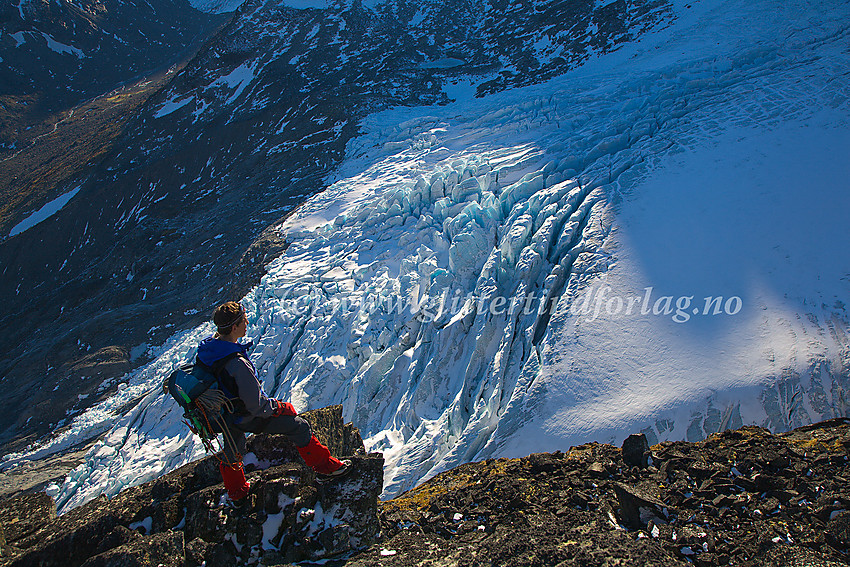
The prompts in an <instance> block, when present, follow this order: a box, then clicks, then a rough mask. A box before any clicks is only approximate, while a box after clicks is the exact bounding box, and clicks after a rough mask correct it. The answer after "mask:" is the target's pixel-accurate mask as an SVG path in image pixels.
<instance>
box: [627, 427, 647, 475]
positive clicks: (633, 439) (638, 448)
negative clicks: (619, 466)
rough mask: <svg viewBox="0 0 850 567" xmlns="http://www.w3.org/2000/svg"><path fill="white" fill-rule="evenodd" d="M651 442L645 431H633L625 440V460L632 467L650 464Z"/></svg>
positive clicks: (642, 466)
mask: <svg viewBox="0 0 850 567" xmlns="http://www.w3.org/2000/svg"><path fill="white" fill-rule="evenodd" d="M650 455H651V453H650V451H649V443H648V442H647V440H646V435H644V434H643V433H633V434H631V435H629V436H628V437H626V440H625V441H623V462H624V463H626V465H627V466H630V467H640V468H644V467H647V466H649V457H650Z"/></svg>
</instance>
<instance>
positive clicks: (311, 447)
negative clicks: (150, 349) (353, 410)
mask: <svg viewBox="0 0 850 567" xmlns="http://www.w3.org/2000/svg"><path fill="white" fill-rule="evenodd" d="M213 323H214V324H215V325H216V328H217V331H216V333H215V334H214V335H213V336H211V337H208V338H206V339H204V340H203V341H202V342H201V343H200V344H199V345H198V355H197V360H196V363H198V362H199V363H200V364H201V365H203V366H207V367H209V368H210V369H211V370H212V371H213V373H214V374H215V375H216V377H217V378H218V380H219V386H220V388H221V389H222V390H223V391H224V393H225V395H227V396H228V397H229V398H231V400H230V401H231V403H230V404H229V405H228V407H227V409H226V410H225V413H224V424H225V428H224V429H225V430H224V431H223V432H222V433H223V435H224V443H223V444H222V448H223V449H222V452H223V459H222V462H221V463H220V464H219V469H220V470H221V476H222V478H223V480H224V487H225V488H226V489H227V494H228V496H230V498H231V499H232V500H234V501H235V500H240V499H241V498H244V497H245V496H246V495H247V494H248V489H249V488H250V485H249V484H248V482H247V480H246V479H245V472H244V470H243V468H242V455H244V454H245V451H246V448H247V447H246V437H245V434H246V433H277V434H283V435H286V436H287V437H288V438H289V439H290V440H292V442H293V443H295V447H296V448H297V449H298V453H299V454H300V455H301V458H303V459H304V462H306V463H307V465H309V466H310V467H312V468H313V470H314V471H316V472H317V473H319V474H320V475H330V476H339V475H342V474H344V473H345V472H346V470H347V468H348V466H349V465H350V462H349V461H347V460H346V461H340V460H339V459H337V458H336V457H333V456H331V453H330V451H329V450H328V448H327V447H325V446H324V445H323V444H322V443H320V442H319V440H318V439H316V437H315V435H313V432H312V429H311V427H310V424H309V423H308V422H307V421H306V420H304V419H303V418H301V417H298V414H297V412H296V411H295V408H294V407H293V406H292V404H291V403H289V402H282V401H280V400H276V399H274V398H269V397H268V396H266V394H265V392H264V391H263V387H262V384H261V383H260V380H259V378H257V370H256V368H255V367H254V365H253V363H252V362H251V361H250V360H249V359H248V350H249V349H250V348H251V347H252V346H253V343H247V344H242V343H240V342H239V339H241V338H242V337H244V336H245V334H246V332H247V330H248V317H247V315H246V313H245V309H244V308H243V307H242V306H241V305H240V304H239V303H236V302H235V301H228V302H227V303H224V304H222V305H219V306H218V307H217V308H216V310H215V313H214V314H213ZM229 410H232V411H229Z"/></svg>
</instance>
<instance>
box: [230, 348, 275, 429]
mask: <svg viewBox="0 0 850 567" xmlns="http://www.w3.org/2000/svg"><path fill="white" fill-rule="evenodd" d="M224 368H225V370H227V372H229V373H230V375H231V376H233V379H234V380H235V381H236V387H237V388H239V398H240V399H241V400H242V401H243V402H245V408H246V409H247V410H248V412H249V413H250V414H251V415H252V416H254V417H271V416H272V413H273V412H274V408H273V407H272V404H271V402H270V401H269V398H268V396H266V393H265V392H264V391H263V387H262V385H261V384H260V380H259V379H258V378H257V375H256V374H254V368H253V367H252V366H251V363H250V362H248V361H247V360H245V359H243V358H242V357H241V356H237V357H234V358H233V359H232V360H230V361H228V363H227V365H226V366H225V367H224Z"/></svg>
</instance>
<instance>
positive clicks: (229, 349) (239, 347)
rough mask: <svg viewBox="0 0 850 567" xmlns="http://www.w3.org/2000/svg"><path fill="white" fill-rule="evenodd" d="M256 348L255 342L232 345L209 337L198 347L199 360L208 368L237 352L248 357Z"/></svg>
mask: <svg viewBox="0 0 850 567" xmlns="http://www.w3.org/2000/svg"><path fill="white" fill-rule="evenodd" d="M253 346H254V343H253V341H252V342H250V343H246V344H241V343H231V342H230V341H223V340H221V339H216V338H214V337H207V338H206V339H204V340H203V341H201V344H199V345H198V358H199V359H200V360H201V362H203V363H204V364H206V365H207V366H212V365H213V364H214V363H215V361H217V360H221V359H222V358H224V357H225V356H229V355H231V354H233V353H235V352H241V353H242V354H244V355H245V358H247V357H248V351H249V350H250V349H251V348H252V347H253Z"/></svg>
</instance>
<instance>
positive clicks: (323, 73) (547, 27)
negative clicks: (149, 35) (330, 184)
mask: <svg viewBox="0 0 850 567" xmlns="http://www.w3.org/2000/svg"><path fill="white" fill-rule="evenodd" d="M670 17H672V16H671V11H670V9H669V6H668V5H667V4H666V3H665V2H663V1H657V2H656V1H646V2H644V1H637V2H624V1H618V2H613V3H609V4H607V5H604V6H603V5H601V3H598V2H593V1H579V2H566V1H562V2H559V1H536V2H518V3H508V2H501V1H492V2H484V1H473V2H469V1H457V0H444V1H429V2H416V3H413V2H410V3H407V2H403V1H402V2H396V3H392V4H379V5H377V6H375V7H370V6H365V5H364V4H362V3H361V2H359V1H355V2H354V3H345V4H337V5H334V6H331V7H329V8H327V9H300V10H299V9H293V8H290V7H287V6H285V5H281V4H279V3H276V2H262V1H260V0H250V1H249V2H248V3H246V4H244V5H243V6H242V8H241V9H240V10H239V12H238V14H237V16H236V18H234V20H233V21H232V22H231V23H230V24H228V25H227V26H226V27H225V28H224V29H222V30H221V31H220V32H219V33H218V34H217V35H216V36H215V37H214V38H213V39H212V40H210V41H209V42H208V43H207V44H206V45H205V46H204V48H203V49H202V50H201V51H200V52H199V53H198V54H197V55H196V56H195V58H194V59H193V60H192V61H190V62H189V63H188V64H187V65H186V66H185V67H184V68H183V69H182V70H181V71H180V72H179V73H176V74H175V76H174V77H173V78H171V79H170V82H168V83H167V85H166V86H164V87H163V88H162V89H161V90H159V91H158V92H157V93H156V94H154V95H152V96H151V97H150V98H148V99H147V101H146V102H145V104H144V105H143V106H142V107H141V108H140V110H138V112H136V113H135V114H134V115H133V117H132V118H131V119H130V121H129V122H128V125H127V127H126V129H125V130H124V133H123V134H122V136H121V137H120V139H119V140H118V141H117V143H115V144H114V146H113V149H112V150H111V151H110V152H109V153H108V154H107V155H106V156H105V158H104V159H103V160H102V161H100V163H99V164H98V165H97V166H96V167H92V168H87V169H86V170H85V171H84V173H83V174H81V175H80V176H78V177H77V178H75V179H73V180H71V181H69V182H68V183H67V184H65V185H63V187H62V188H61V190H59V191H57V192H56V194H61V193H65V192H68V191H71V190H76V191H77V192H76V193H75V194H74V195H75V196H74V197H73V199H71V200H70V202H68V203H67V204H66V205H65V206H64V208H62V210H61V211H60V212H59V213H57V214H55V215H53V216H52V217H51V218H49V219H48V220H46V221H44V222H42V223H41V224H39V225H37V226H36V227H34V228H32V229H30V230H27V231H25V232H22V233H21V234H18V235H16V236H13V237H10V238H8V239H6V240H5V241H3V242H2V244H0V263H2V266H3V275H4V278H2V280H0V297H3V298H7V299H9V300H11V305H12V306H13V308H11V309H9V310H8V311H6V312H4V313H3V316H2V318H0V324H2V325H4V326H7V327H8V325H12V324H14V327H15V329H16V332H15V333H14V334H12V335H11V336H7V338H4V339H3V341H2V342H0V348H1V349H2V352H3V353H4V356H3V357H2V362H0V374H2V376H4V378H3V385H4V387H6V388H7V389H8V390H9V393H8V394H7V396H5V398H4V400H3V401H2V402H0V409H2V410H5V411H0V416H2V417H0V429H2V430H6V434H5V439H6V440H9V439H11V438H13V437H15V436H20V435H22V434H25V433H33V434H41V433H43V432H46V431H47V430H48V429H49V428H50V427H52V426H55V424H56V423H57V422H58V423H61V422H62V421H61V420H63V419H64V418H65V417H66V413H67V412H71V413H73V412H74V411H79V410H80V409H82V408H83V407H86V406H87V405H90V404H91V403H93V402H94V401H96V400H97V399H98V398H97V395H89V394H92V393H95V391H97V393H98V394H105V393H107V392H108V388H103V387H101V388H99V389H98V386H100V385H101V383H102V382H103V380H104V379H105V378H111V377H115V376H117V375H120V374H121V373H123V372H125V371H127V370H128V369H130V368H131V367H132V366H134V365H137V364H140V363H141V362H143V361H144V360H145V355H144V354H143V353H144V350H145V348H146V345H147V344H154V343H157V342H160V341H162V340H164V339H165V338H166V337H167V336H169V335H171V334H173V333H174V332H175V331H176V330H177V328H185V327H188V326H190V325H196V324H198V323H199V322H201V321H203V320H205V319H206V318H207V316H208V313H209V310H210V309H211V308H212V307H213V306H214V305H215V304H216V303H219V302H220V301H222V300H225V299H230V298H233V297H236V296H240V294H242V293H244V292H245V291H246V290H247V288H248V286H250V285H251V283H252V282H256V278H257V277H258V276H259V275H260V274H261V273H262V266H263V264H264V263H265V262H266V261H267V260H268V259H269V258H271V257H273V256H274V255H275V254H278V253H279V252H280V251H281V250H282V249H283V247H285V246H286V243H285V242H282V241H281V239H280V237H279V236H278V234H277V232H276V231H275V230H274V228H273V227H274V225H275V223H276V222H278V221H279V220H280V219H281V218H282V217H283V216H284V215H285V214H286V213H287V212H288V211H290V210H291V209H292V208H294V207H295V206H297V204H299V203H300V202H302V201H303V200H304V199H305V198H306V197H307V196H309V195H312V194H314V193H316V192H318V191H320V190H322V189H323V187H324V182H325V179H326V178H327V176H328V175H329V174H330V173H331V172H332V171H333V169H334V168H335V167H336V166H337V165H338V164H339V162H340V161H341V159H342V158H343V156H344V153H345V148H346V143H347V142H348V140H349V139H351V138H352V137H353V136H354V135H355V134H356V133H357V128H358V122H359V120H360V119H361V118H362V117H364V116H365V115H367V114H369V113H372V112H375V111H378V110H382V109H385V108H388V107H391V106H396V105H433V104H442V103H447V102H449V101H450V100H451V98H450V93H453V92H454V90H453V89H452V85H453V83H457V82H459V81H465V82H467V83H469V82H471V83H472V84H474V85H475V88H476V90H475V92H476V94H477V95H478V96H485V95H486V94H488V93H491V92H496V91H500V90H503V89H505V88H509V87H514V86H521V85H527V84H532V83H536V82H539V81H543V80H545V79H547V78H550V77H552V76H554V75H557V74H559V73H563V72H564V71H566V70H567V69H569V68H572V67H574V66H576V65H578V64H580V63H581V62H583V61H585V60H586V59H588V58H589V57H591V56H592V55H593V54H594V53H601V52H605V51H610V50H614V49H616V48H617V46H618V45H619V44H621V43H622V42H626V41H632V40H634V39H636V38H637V37H638V36H639V35H640V34H641V33H642V32H643V31H645V30H647V29H649V28H652V27H657V26H661V25H664V23H665V22H667V21H669V18H670ZM23 216H24V215H23V214H20V215H19V216H18V218H17V219H15V220H14V221H11V220H10V221H9V222H7V223H6V226H4V227H2V228H3V230H4V231H6V233H8V230H9V229H10V228H11V226H13V225H14V224H15V223H16V222H17V221H19V220H20V218H23ZM269 227H272V228H269ZM252 242H253V244H252V245H251V246H248V245H247V244H248V243H252ZM6 303H7V304H9V303H10V302H8V301H7V302H6ZM79 395H83V396H87V395H88V397H85V398H84V399H82V400H79V399H78V396H79ZM24 400H27V402H28V403H27V404H23V402H24ZM25 406H26V407H33V408H34V409H33V410H31V411H23V412H22V411H21V408H22V407H25ZM30 418H32V419H30Z"/></svg>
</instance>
